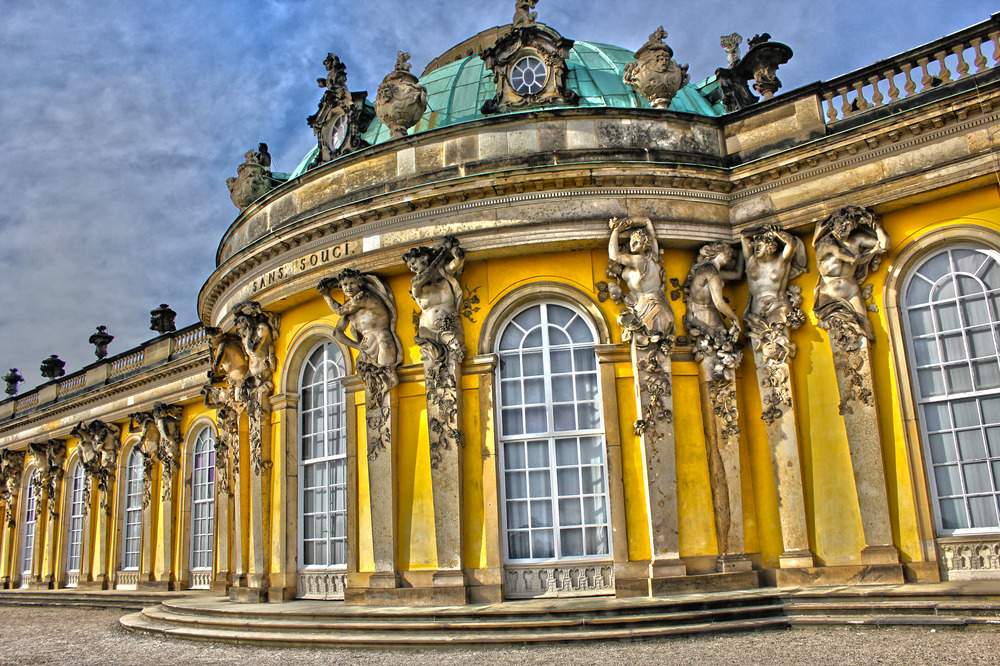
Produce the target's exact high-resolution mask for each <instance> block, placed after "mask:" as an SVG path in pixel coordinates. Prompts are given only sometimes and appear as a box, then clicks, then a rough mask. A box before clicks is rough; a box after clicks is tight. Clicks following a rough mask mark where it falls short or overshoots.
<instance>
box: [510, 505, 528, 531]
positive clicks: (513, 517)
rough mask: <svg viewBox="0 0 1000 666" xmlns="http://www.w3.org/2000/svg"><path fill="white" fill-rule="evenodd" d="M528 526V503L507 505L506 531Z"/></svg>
mask: <svg viewBox="0 0 1000 666" xmlns="http://www.w3.org/2000/svg"><path fill="white" fill-rule="evenodd" d="M527 526H528V503H527V502H508V503H507V529H517V528H524V527H527Z"/></svg>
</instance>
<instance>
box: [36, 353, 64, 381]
mask: <svg viewBox="0 0 1000 666" xmlns="http://www.w3.org/2000/svg"><path fill="white" fill-rule="evenodd" d="M64 367H66V361H63V360H61V359H60V358H59V357H58V356H56V355H55V354H52V355H51V356H49V357H48V358H47V359H45V360H44V361H42V365H41V367H39V371H41V373H42V377H45V378H46V379H55V378H56V377H62V376H63V375H65V374H66V371H65V370H63V368H64Z"/></svg>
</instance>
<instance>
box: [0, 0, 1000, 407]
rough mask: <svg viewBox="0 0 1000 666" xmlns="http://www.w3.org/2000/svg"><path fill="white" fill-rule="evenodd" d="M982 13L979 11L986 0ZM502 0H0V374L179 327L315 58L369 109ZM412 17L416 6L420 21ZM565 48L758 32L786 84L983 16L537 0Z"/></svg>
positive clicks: (961, 10)
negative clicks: (779, 57) (246, 178)
mask: <svg viewBox="0 0 1000 666" xmlns="http://www.w3.org/2000/svg"><path fill="white" fill-rule="evenodd" d="M991 5H992V6H991ZM513 7H514V2H513V0H488V1H487V0H471V1H470V0H464V1H460V0H423V1H421V2H411V3H404V2H401V1H399V0H369V1H368V2H365V3H358V2H346V1H345V0H325V1H322V0H286V1H282V0H212V1H210V2H209V1H201V0H192V1H189V2H161V1H159V0H130V1H120V0H106V1H105V2H100V3H97V2H81V1H80V0H46V2H40V3H32V2H18V1H15V0H10V1H9V2H6V3H4V5H3V13H4V19H3V21H2V22H0V154H2V155H4V159H3V166H2V167H0V238H2V241H0V268H2V270H3V274H4V275H5V276H6V280H5V288H4V289H0V373H2V372H5V371H6V369H7V368H10V367H17V368H19V369H20V371H21V374H22V375H23V376H24V377H25V378H26V379H27V382H26V384H25V385H24V386H22V390H25V389H26V388H28V387H31V386H35V385H37V384H39V383H41V382H42V378H41V375H40V374H39V370H38V366H39V363H40V361H41V360H42V359H43V358H45V357H46V356H48V355H49V354H58V355H59V356H60V357H61V358H62V359H64V360H65V361H66V362H67V366H66V369H67V372H72V371H74V370H77V369H79V368H81V367H83V366H85V365H87V364H89V363H91V362H93V361H94V360H95V358H94V356H93V347H92V346H91V345H89V344H87V338H88V337H89V336H90V334H91V333H93V332H94V329H95V327H96V326H97V325H99V324H104V325H107V326H108V329H109V332H110V333H111V334H113V335H114V336H115V340H114V342H113V343H112V344H111V347H110V352H111V354H116V353H120V352H122V351H125V350H126V349H128V348H130V347H134V346H136V345H138V344H140V343H141V342H143V341H144V340H147V339H149V338H151V337H153V335H154V333H152V332H151V331H149V311H150V310H151V309H153V308H155V307H156V306H157V305H158V304H159V303H169V304H170V305H171V306H172V307H173V308H174V309H175V310H176V311H177V312H178V317H177V323H178V326H184V325H187V324H191V323H194V322H195V320H196V315H195V303H196V298H197V294H198V290H199V289H200V287H201V285H202V284H203V283H204V281H205V279H206V278H207V277H208V275H209V274H210V273H211V272H212V270H213V268H214V257H215V250H216V247H217V245H218V241H219V239H220V238H221V236H222V234H223V233H224V232H225V230H226V229H227V228H228V226H229V225H230V224H231V223H232V221H233V219H234V218H235V216H236V213H237V209H236V208H235V207H234V206H233V204H232V202H231V201H230V200H229V195H228V191H227V190H226V185H225V182H226V178H228V177H229V176H233V175H235V174H236V166H237V164H239V163H240V162H241V161H242V159H241V158H242V155H243V153H244V152H246V150H248V149H249V148H253V147H256V145H257V143H258V142H261V141H264V142H266V143H267V144H268V145H269V147H270V151H271V154H272V156H273V159H274V164H273V166H274V169H275V170H277V171H291V170H292V169H293V168H294V167H295V166H296V165H297V164H298V162H299V161H300V160H301V158H302V157H303V156H304V155H305V153H306V152H307V151H308V150H309V149H310V148H311V147H312V146H313V145H314V141H315V139H314V137H313V135H312V132H311V130H310V129H309V127H308V126H307V125H306V121H305V119H306V117H307V116H308V115H310V114H311V113H313V112H314V111H315V109H316V104H317V102H318V100H319V98H320V94H321V91H320V90H319V88H317V86H316V83H315V79H316V78H317V77H319V76H322V75H324V74H325V70H324V69H323V64H322V63H323V59H324V57H325V56H326V53H327V52H329V51H333V52H335V53H337V54H338V55H339V56H340V57H341V59H342V60H343V61H344V62H345V63H346V65H347V72H348V85H349V86H350V87H351V89H352V90H368V92H369V98H371V99H374V96H375V91H376V89H377V87H378V84H379V82H380V81H381V80H382V77H383V76H384V75H385V74H387V73H388V72H389V71H390V70H391V69H392V67H393V64H394V63H395V58H396V51H397V50H405V51H409V52H410V53H411V54H412V59H411V62H412V63H413V66H414V72H415V73H418V74H419V73H420V72H421V71H423V68H424V66H425V65H426V64H427V63H428V62H429V61H430V60H431V59H433V58H434V57H435V56H437V55H439V54H440V53H442V52H444V51H445V50H447V49H448V48H449V47H451V46H453V45H454V44H456V43H458V42H460V41H462V40H463V39H465V38H466V37H469V36H471V35H473V34H475V33H477V32H479V31H480V30H483V29H486V28H489V27H491V26H494V25H500V24H504V23H508V22H510V18H511V16H512V15H513ZM416 8H419V10H420V11H419V13H418V12H417V10H416ZM536 9H537V11H538V13H539V20H540V21H542V22H544V23H547V24H548V25H550V26H552V27H554V28H556V29H557V30H559V31H560V32H561V33H562V34H563V35H564V36H565V37H567V38H570V39H579V40H584V41H592V42H603V43H610V44H617V45H620V46H624V47H628V48H630V49H633V50H635V49H636V48H638V47H639V46H640V45H641V44H642V43H643V42H645V41H646V39H647V36H648V35H649V34H650V33H651V32H653V30H655V29H656V27H657V26H658V25H660V24H663V25H664V26H665V27H666V30H667V32H668V33H669V36H668V38H667V42H668V43H669V44H670V45H671V47H672V48H673V49H674V53H675V57H676V59H677V60H679V61H680V62H682V63H690V74H691V76H692V78H693V79H694V80H700V79H703V78H705V77H707V76H709V75H711V74H712V73H713V72H714V70H715V68H716V67H719V66H722V65H724V64H725V53H724V52H723V51H722V49H721V48H720V47H719V35H722V34H728V33H730V32H734V31H735V32H739V33H741V34H742V35H743V36H744V38H747V37H750V36H752V35H753V34H755V33H758V32H769V33H770V34H771V35H772V37H773V39H775V40H776V41H781V42H784V43H786V44H788V45H789V46H791V47H792V49H793V50H794V51H795V56H794V57H793V58H792V60H791V62H790V63H788V64H787V65H784V66H782V68H781V69H780V71H779V76H780V78H781V80H782V82H783V83H784V88H783V90H784V91H788V90H791V89H793V88H796V87H799V86H802V85H805V84H808V83H812V82H814V81H819V80H824V79H830V78H833V77H835V76H838V75H840V74H843V73H846V72H849V71H851V70H853V69H856V68H859V67H862V66H864V65H866V64H869V63H871V62H874V61H876V60H879V59H881V58H885V57H889V56H891V55H893V54H895V53H898V52H901V51H905V50H907V49H910V48H913V47H916V46H918V45H920V44H923V43H925V42H928V41H931V40H933V39H936V38H938V37H941V36H943V35H946V34H948V33H950V32H954V31H956V30H959V29H961V28H964V27H966V26H968V25H972V24H974V23H978V22H980V21H983V20H986V19H987V18H989V16H990V12H991V11H996V6H995V5H993V3H990V2H987V1H985V0H962V1H961V2H951V3H942V2H927V1H918V2H904V1H903V0H883V1H878V0H876V1H875V2H858V1H855V0H849V1H844V2H839V3H830V2H814V1H813V0H808V1H794V0H785V1H782V2H779V1H774V0H769V1H766V2H740V3H736V2H721V1H718V0H698V1H696V2H683V3H680V2H664V1H657V0H643V1H640V0H617V1H616V2H607V1H604V2H599V1H597V0H541V2H540V3H539V5H538V7H537V8H536Z"/></svg>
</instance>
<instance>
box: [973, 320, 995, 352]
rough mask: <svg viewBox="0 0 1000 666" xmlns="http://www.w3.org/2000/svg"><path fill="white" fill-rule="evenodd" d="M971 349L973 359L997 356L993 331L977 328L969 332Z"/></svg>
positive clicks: (987, 328) (988, 328)
mask: <svg viewBox="0 0 1000 666" xmlns="http://www.w3.org/2000/svg"><path fill="white" fill-rule="evenodd" d="M968 335H969V349H970V351H971V352H972V356H973V358H982V357H984V356H994V355H996V352H997V349H996V345H995V344H994V342H993V329H992V328H990V327H986V328H977V329H973V330H971V331H969V332H968Z"/></svg>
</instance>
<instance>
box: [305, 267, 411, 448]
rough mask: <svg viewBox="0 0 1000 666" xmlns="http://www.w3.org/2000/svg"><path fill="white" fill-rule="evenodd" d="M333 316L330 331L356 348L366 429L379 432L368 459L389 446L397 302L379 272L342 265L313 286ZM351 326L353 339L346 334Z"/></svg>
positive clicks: (397, 355) (398, 349) (399, 350)
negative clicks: (337, 295) (338, 296)
mask: <svg viewBox="0 0 1000 666" xmlns="http://www.w3.org/2000/svg"><path fill="white" fill-rule="evenodd" d="M338 287H339V288H340V289H341V290H342V291H343V292H344V296H345V297H346V298H345V300H344V302H343V303H338V302H337V301H336V300H335V299H334V298H333V296H332V294H331V290H332V289H335V288H338ZM316 289H317V291H319V293H320V294H321V295H322V296H323V299H324V300H325V301H326V303H327V305H329V306H330V309H331V310H333V312H334V314H336V315H338V316H339V317H340V320H339V321H338V322H337V325H336V327H335V328H334V331H333V336H334V338H335V339H336V340H337V341H339V342H341V343H343V344H345V345H347V346H348V347H351V348H352V349H357V350H358V352H359V355H358V360H357V366H356V367H357V372H358V374H359V375H361V376H362V378H364V380H365V385H366V388H367V391H368V408H369V409H374V410H375V411H374V413H372V412H369V413H368V415H367V419H368V426H369V429H372V428H373V427H374V428H375V430H377V431H379V432H380V433H381V435H380V436H378V437H376V438H375V439H374V440H372V439H369V440H368V457H369V459H374V458H376V457H377V456H378V453H379V451H382V450H384V449H385V447H386V446H387V445H388V444H389V439H388V432H386V429H385V426H387V425H388V416H389V415H388V412H387V410H388V406H387V405H384V404H383V403H384V398H385V397H386V395H387V393H388V392H389V390H390V389H392V388H393V387H394V386H396V385H397V384H398V383H399V377H398V376H397V375H396V368H398V367H399V365H400V364H401V363H402V362H403V343H402V342H401V341H400V339H399V336H398V335H397V334H396V319H397V314H396V303H395V300H394V299H393V297H392V292H390V291H389V288H388V287H387V286H386V285H385V284H384V283H383V282H382V280H380V279H379V278H378V277H377V276H375V275H371V274H368V273H361V272H360V271H357V270H355V269H353V268H345V269H344V270H342V271H341V272H340V273H339V274H337V275H336V276H335V277H332V278H325V279H323V280H321V281H320V283H319V285H317V287H316ZM348 326H350V327H351V330H352V331H353V332H354V336H355V337H353V338H352V337H350V336H349V335H347V327H348Z"/></svg>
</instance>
